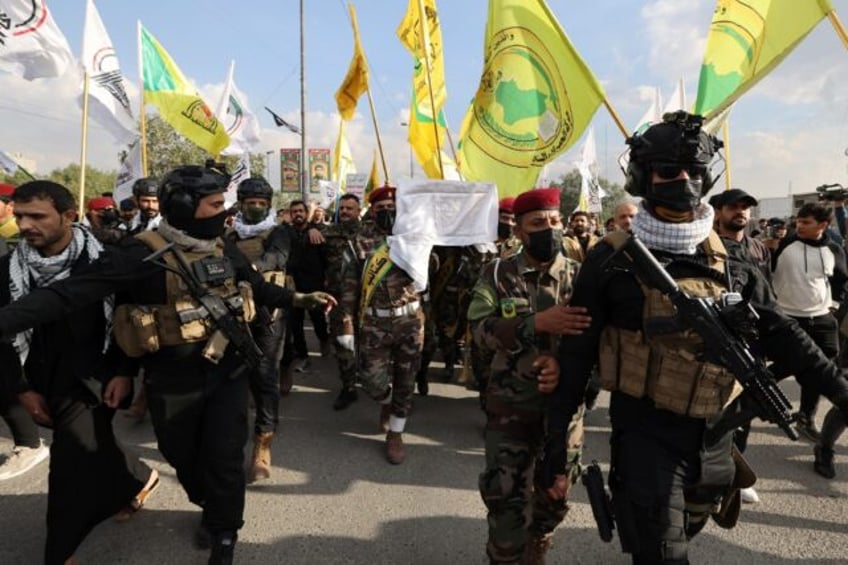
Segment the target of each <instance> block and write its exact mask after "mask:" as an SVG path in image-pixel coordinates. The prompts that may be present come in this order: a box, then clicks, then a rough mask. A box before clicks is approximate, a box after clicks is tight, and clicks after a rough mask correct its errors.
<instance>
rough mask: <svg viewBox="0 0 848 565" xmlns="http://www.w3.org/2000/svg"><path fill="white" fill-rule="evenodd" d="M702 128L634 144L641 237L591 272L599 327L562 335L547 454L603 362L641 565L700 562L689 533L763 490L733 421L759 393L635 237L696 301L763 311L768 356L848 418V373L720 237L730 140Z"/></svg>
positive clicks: (607, 249)
mask: <svg viewBox="0 0 848 565" xmlns="http://www.w3.org/2000/svg"><path fill="white" fill-rule="evenodd" d="M702 124H703V118H702V117H701V116H695V115H691V114H689V113H687V112H684V111H679V112H674V113H667V114H665V115H664V119H663V121H662V122H660V123H658V124H654V125H652V126H651V127H649V128H648V129H647V130H645V132H644V133H641V134H635V135H634V136H632V137H631V138H629V139H628V140H627V142H628V145H629V146H630V154H629V157H630V159H629V164H628V168H627V180H626V182H625V190H627V191H628V192H629V193H630V194H631V195H633V196H638V197H642V198H643V200H642V203H641V207H640V210H639V213H638V214H637V215H636V217H635V218H634V220H633V226H632V232H633V236H629V235H626V234H620V235H616V234H615V233H614V234H611V235H610V236H608V237H607V238H606V239H605V240H604V242H602V243H600V244H598V246H596V247H595V249H594V250H593V251H592V252H590V253H589V255H588V257H587V258H586V261H585V262H584V263H583V265H582V266H581V267H580V274H579V276H578V277H577V279H576V280H575V282H574V293H573V295H572V297H571V305H572V306H575V307H577V306H582V307H585V308H587V309H588V313H589V315H590V316H591V317H592V322H591V325H590V327H589V328H588V329H587V330H586V331H585V332H584V333H583V334H581V335H578V336H572V337H570V338H568V339H564V340H562V341H561V343H560V353H559V362H560V367H561V374H560V379H559V384H558V386H557V390H556V391H555V392H554V394H553V397H552V402H551V404H550V409H549V411H548V438H547V443H546V448H545V451H546V458H545V460H546V463H547V464H548V465H550V466H551V467H552V468H553V469H558V468H561V466H562V462H563V461H564V460H565V458H566V453H565V443H566V442H565V438H566V433H567V429H568V424H569V423H570V421H571V417H572V415H573V414H574V413H575V412H576V411H577V409H578V406H579V405H580V402H582V399H583V395H584V392H585V390H586V382H587V380H588V378H589V375H590V373H591V371H592V367H593V366H594V365H595V364H596V363H598V366H599V375H600V378H601V382H602V384H603V385H604V388H606V389H607V390H610V391H611V395H610V408H609V413H610V418H611V423H612V435H611V438H610V450H611V454H610V462H611V468H610V477H609V486H610V490H611V491H612V505H613V508H614V514H615V521H616V531H617V532H618V536H619V540H620V542H621V546H622V550H623V551H624V552H625V553H629V554H631V557H632V560H633V563H635V564H648V563H650V564H657V563H666V564H675V565H684V564H686V563H689V556H688V551H689V540H691V539H692V538H693V537H694V536H695V535H697V533H698V532H699V531H701V529H703V528H704V526H705V525H706V523H707V521H708V519H709V517H710V516H712V517H713V518H714V520H715V521H716V522H717V523H718V524H719V525H720V526H722V527H725V528H730V527H733V526H734V525H735V524H736V520H737V518H738V509H739V494H738V493H739V488H742V487H746V486H752V485H753V481H754V480H755V476H753V473H752V472H751V470H750V468H749V467H748V466H747V465H746V464H744V459H742V456H741V455H739V454H738V453H734V450H733V448H732V440H733V432H734V431H735V425H734V424H735V423H736V421H737V420H736V419H735V418H733V419H730V420H726V419H725V418H726V417H727V416H729V415H730V414H732V413H733V412H732V411H734V410H736V409H739V408H740V406H747V405H748V404H746V403H747V401H748V400H749V398H750V397H749V393H743V395H742V397H740V398H739V399H735V394H736V393H735V392H734V391H737V392H738V390H739V388H738V387H737V386H736V383H735V376H734V375H733V373H731V372H730V371H729V370H728V368H726V367H724V366H722V365H718V364H716V363H715V362H714V361H713V360H714V359H716V358H717V356H715V355H714V354H713V353H714V351H715V350H714V349H712V348H716V347H722V346H723V344H720V343H706V344H705V343H704V341H703V340H702V339H701V338H700V337H699V335H698V334H697V333H695V332H694V331H692V330H693V329H694V328H691V326H690V325H689V324H688V323H686V320H682V319H680V318H679V317H678V316H677V311H676V309H675V307H674V305H673V303H672V301H671V300H670V298H669V297H668V296H666V295H665V294H663V293H662V292H660V291H659V290H657V289H655V288H651V287H649V286H647V285H643V284H642V283H643V282H645V281H644V280H643V279H641V278H637V273H636V272H634V270H635V269H634V267H633V266H632V264H631V262H630V260H629V258H630V257H635V256H636V255H635V251H634V252H630V249H629V248H628V247H625V246H628V245H635V244H634V243H633V242H632V241H630V239H629V238H630V237H634V236H635V237H638V239H639V240H640V241H641V242H642V243H643V244H644V246H645V247H647V249H648V250H649V252H650V253H651V254H652V255H653V256H654V257H655V258H656V259H657V260H658V261H659V262H660V263H661V265H663V268H664V270H665V272H666V273H667V274H668V275H669V276H670V277H672V278H673V279H674V280H675V282H676V284H677V285H678V286H679V287H680V288H681V289H682V290H683V292H685V293H687V294H688V295H689V296H693V297H699V298H710V299H713V300H715V301H716V302H718V303H720V304H729V303H738V301H739V300H740V299H741V300H746V301H748V303H749V304H750V305H751V306H752V307H753V309H754V310H755V311H756V315H757V316H753V315H752V316H750V317H749V321H750V323H751V324H752V325H754V326H755V328H756V333H757V339H756V341H755V343H752V346H753V347H754V348H755V349H754V351H756V352H757V353H759V354H763V355H766V356H768V358H769V359H770V360H771V361H773V367H775V368H776V369H780V370H781V371H780V372H779V373H777V374H784V372H786V373H787V374H794V375H795V376H796V378H797V379H798V381H799V382H801V383H803V384H805V385H809V386H810V387H813V388H815V389H816V390H817V391H818V392H820V393H821V394H823V395H825V396H827V397H828V398H829V399H830V400H831V402H833V403H834V404H835V405H836V406H838V407H839V409H840V411H841V414H840V415H841V416H842V417H843V418H845V417H846V416H848V380H846V378H845V375H844V374H843V373H842V372H841V371H840V370H839V369H838V368H837V367H836V365H834V364H833V363H832V362H831V361H829V360H828V359H827V358H826V357H825V356H824V355H822V353H821V351H820V349H819V348H818V347H817V346H816V345H815V343H813V341H812V340H811V339H810V338H809V336H808V335H807V334H806V333H804V331H802V330H801V329H800V328H799V327H798V324H797V323H796V322H795V321H794V320H792V319H791V318H789V317H787V316H786V315H785V314H783V312H782V310H781V308H780V307H779V306H778V305H777V303H776V302H775V300H774V298H773V295H772V293H771V291H770V289H769V286H768V283H767V282H766V281H765V279H763V278H762V276H761V275H760V272H759V270H758V269H757V268H756V267H755V266H753V265H752V264H751V263H750V261H742V260H740V259H739V257H738V256H736V255H734V254H731V253H727V250H726V248H725V246H724V244H723V242H722V240H721V238H719V237H718V236H717V235H716V234H715V233H714V232H713V231H712V227H713V219H714V213H713V209H712V207H710V206H707V205H705V204H702V203H701V198H702V197H703V195H704V194H706V192H708V191H709V189H710V188H711V187H712V186H713V185H714V184H715V182H716V180H717V177H716V176H715V175H713V171H712V163H713V160H714V159H715V158H716V157H717V153H718V150H719V148H720V147H721V142H720V141H719V140H718V139H716V138H715V137H714V136H712V135H710V134H708V133H707V132H705V131H703V130H702V129H701V126H702ZM616 233H617V232H616ZM622 248H624V251H623V252H622V253H621V254H620V255H615V253H616V249H622ZM811 263H812V262H811ZM751 333H753V332H751ZM706 375H709V378H706ZM702 377H704V378H702ZM746 415H747V413H746ZM547 477H548V480H547V481H546V483H548V484H547V485H545V486H548V485H553V486H552V488H553V490H559V489H558V487H557V486H556V481H555V479H554V477H553V471H551V472H549V473H547ZM561 494H562V495H563V496H564V495H565V494H566V491H565V490H564V489H563V490H562V492H561Z"/></svg>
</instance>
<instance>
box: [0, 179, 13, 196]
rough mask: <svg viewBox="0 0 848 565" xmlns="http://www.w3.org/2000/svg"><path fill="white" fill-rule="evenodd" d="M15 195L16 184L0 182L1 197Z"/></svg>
mask: <svg viewBox="0 0 848 565" xmlns="http://www.w3.org/2000/svg"><path fill="white" fill-rule="evenodd" d="M14 195H15V187H14V185H11V184H8V183H5V182H0V198H12V196H14Z"/></svg>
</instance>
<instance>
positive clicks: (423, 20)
mask: <svg viewBox="0 0 848 565" xmlns="http://www.w3.org/2000/svg"><path fill="white" fill-rule="evenodd" d="M418 21H419V22H420V24H421V47H422V48H423V49H422V50H423V51H424V69H425V71H426V73H427V92H428V93H429V95H430V112H431V114H432V115H433V134H434V136H435V137H434V139H435V141H436V155H437V156H438V157H439V172H440V173H441V175H442V178H443V179H444V178H445V166H444V163H442V147H441V145H442V144H441V142H440V141H439V114H440V113H441V112H436V98H435V97H434V96H433V79H432V76H431V74H430V49H429V48H428V47H429V43H430V34H429V30H428V29H427V12H426V11H425V10H424V0H418ZM445 129H447V128H445Z"/></svg>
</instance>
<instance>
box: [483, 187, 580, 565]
mask: <svg viewBox="0 0 848 565" xmlns="http://www.w3.org/2000/svg"><path fill="white" fill-rule="evenodd" d="M559 198H560V195H559V189H558V188H544V189H537V190H531V191H528V192H525V193H523V194H521V195H519V196H518V197H517V198H516V199H515V204H514V207H513V208H514V211H515V215H516V220H517V223H516V226H515V234H516V237H518V238H520V239H521V243H522V250H521V252H519V253H518V254H516V255H513V256H512V257H509V258H507V259H496V260H495V261H492V262H491V263H489V264H488V265H486V266H485V267H484V268H483V272H482V274H481V275H480V278H479V280H478V281H477V284H476V286H475V287H474V291H473V296H472V299H471V305H470V307H469V309H468V319H469V320H470V321H471V324H472V327H473V329H474V340H475V341H476V342H477V344H478V345H479V346H480V347H481V348H482V349H484V350H486V351H488V352H490V353H491V354H492V359H493V360H492V364H491V374H490V376H489V382H488V386H487V390H486V403H485V406H486V417H487V422H486V468H485V470H484V471H483V473H481V474H480V480H479V487H480V494H481V496H482V497H483V502H484V503H485V504H486V508H487V509H488V523H489V537H488V542H487V544H486V553H487V554H488V556H489V559H490V562H491V563H498V564H500V563H510V564H517V563H519V562H520V563H527V564H534V565H536V564H539V563H544V556H545V553H547V551H548V548H549V547H550V545H551V538H552V536H553V531H554V529H555V528H556V527H557V526H558V525H559V524H560V523H561V522H562V520H563V519H564V518H565V514H566V512H567V511H568V506H567V504H566V501H565V500H564V499H563V498H561V497H559V498H557V499H553V498H551V497H550V496H549V494H548V493H547V492H546V488H547V487H542V479H541V471H542V469H543V465H542V464H541V463H540V462H538V460H539V459H540V457H541V454H542V453H541V446H542V445H543V443H544V435H545V426H544V419H545V412H546V406H547V401H548V395H549V394H550V392H551V391H552V390H553V389H554V386H555V385H556V381H557V379H558V377H559V375H558V365H557V364H556V361H555V360H554V359H553V357H551V355H553V353H554V352H555V351H556V347H557V343H558V342H559V339H560V336H563V335H576V334H579V333H580V332H581V331H582V329H583V328H585V327H587V326H588V325H589V318H588V317H587V316H585V315H584V313H585V308H571V307H569V306H568V299H569V296H570V295H571V281H572V279H573V278H574V276H575V275H576V273H577V269H578V268H579V266H580V265H579V264H578V263H577V262H576V261H572V260H571V259H568V258H566V257H564V256H563V253H562V220H561V219H560V212H559ZM567 444H568V458H567V461H564V462H563V464H562V466H561V467H560V468H558V469H556V471H555V473H556V475H558V477H559V478H558V480H559V481H561V482H562V483H567V485H568V486H565V487H564V488H566V489H567V488H568V487H570V485H572V484H573V483H574V481H575V480H576V479H577V476H578V474H579V471H580V453H581V449H582V444H583V414H582V411H579V412H578V414H577V415H576V416H575V417H574V421H573V422H572V423H571V426H570V427H569V436H568V440H567Z"/></svg>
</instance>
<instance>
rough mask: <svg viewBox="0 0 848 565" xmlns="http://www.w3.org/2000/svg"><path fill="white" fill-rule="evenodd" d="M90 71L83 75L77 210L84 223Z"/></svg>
mask: <svg viewBox="0 0 848 565" xmlns="http://www.w3.org/2000/svg"><path fill="white" fill-rule="evenodd" d="M88 81H89V77H88V71H83V75H82V139H81V141H80V176H79V183H80V186H79V203H78V206H77V209H78V211H79V217H78V218H77V220H78V221H80V222H81V221H82V218H83V211H84V209H85V162H86V152H87V149H88V147H87V146H88Z"/></svg>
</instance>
